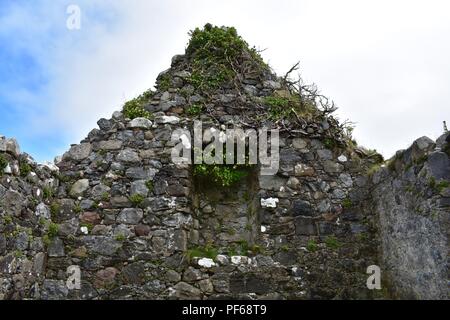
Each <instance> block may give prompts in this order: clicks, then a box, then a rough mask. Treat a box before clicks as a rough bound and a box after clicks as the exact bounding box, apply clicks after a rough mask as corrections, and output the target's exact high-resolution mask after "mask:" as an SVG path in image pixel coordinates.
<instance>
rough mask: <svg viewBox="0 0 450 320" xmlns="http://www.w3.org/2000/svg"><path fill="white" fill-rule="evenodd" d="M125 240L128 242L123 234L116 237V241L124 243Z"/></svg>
mask: <svg viewBox="0 0 450 320" xmlns="http://www.w3.org/2000/svg"><path fill="white" fill-rule="evenodd" d="M125 240H126V237H125V236H124V235H123V234H121V233H119V234H117V235H116V241H119V242H123V241H125Z"/></svg>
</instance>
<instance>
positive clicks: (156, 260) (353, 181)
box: [0, 42, 449, 299]
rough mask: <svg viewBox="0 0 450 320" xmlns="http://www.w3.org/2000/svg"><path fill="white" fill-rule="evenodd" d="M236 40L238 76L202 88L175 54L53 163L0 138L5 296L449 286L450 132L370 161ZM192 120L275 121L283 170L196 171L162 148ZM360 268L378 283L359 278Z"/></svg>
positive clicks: (441, 290)
mask: <svg viewBox="0 0 450 320" xmlns="http://www.w3.org/2000/svg"><path fill="white" fill-rule="evenodd" d="M239 43H240V42H239ZM244 53H245V54H242V55H239V56H238V57H237V58H236V59H237V61H238V60H239V63H240V64H239V65H234V66H233V67H234V68H235V69H236V70H237V69H238V70H239V71H235V70H233V72H237V74H235V75H234V76H235V77H234V78H233V82H232V83H231V82H230V83H226V84H223V85H222V86H220V87H211V88H209V89H208V90H206V91H205V90H204V87H203V86H202V85H200V86H199V87H197V88H196V87H195V86H193V85H192V83H193V82H192V78H193V77H192V72H193V71H194V70H195V68H198V63H199V61H196V62H195V63H193V61H192V59H193V58H192V56H189V55H178V56H175V57H174V58H173V59H172V65H171V68H170V69H169V70H166V71H165V72H163V73H161V74H160V75H159V77H158V80H157V88H158V89H157V90H156V91H155V92H153V91H149V92H147V93H146V94H144V95H143V96H141V97H140V98H139V99H138V100H133V101H131V103H130V104H128V107H130V108H131V109H132V111H133V112H134V111H136V110H138V111H139V112H140V114H141V115H140V116H139V115H138V116H133V117H131V116H129V113H127V112H125V111H124V112H119V111H118V112H115V113H114V114H113V116H112V118H111V119H100V120H99V121H98V129H94V130H92V131H91V132H90V133H89V134H88V135H87V137H86V138H85V139H84V140H83V141H81V143H80V144H76V145H73V146H72V147H71V148H70V150H69V151H67V152H66V153H65V154H64V155H63V156H62V157H60V158H58V159H56V161H55V164H47V165H38V164H36V163H35V162H34V161H33V160H32V159H30V157H29V156H28V155H26V154H21V153H20V150H19V147H18V145H17V143H16V142H15V141H14V140H12V139H5V138H3V137H2V138H1V139H0V156H1V158H0V165H1V164H2V163H3V166H2V167H1V169H2V170H1V174H2V175H1V177H0V196H1V202H0V299H188V298H190V299H224V298H232V299H263V298H265V299H377V298H389V297H394V298H410V297H411V298H433V297H435V298H445V297H446V281H447V280H446V279H447V275H446V273H447V265H446V261H447V254H446V252H447V251H446V250H447V249H448V248H447V232H448V230H449V228H448V205H449V201H448V199H449V193H448V192H449V188H448V181H449V172H448V170H449V166H448V162H449V160H448V141H447V140H448V135H447V136H443V137H442V138H440V140H439V141H438V142H437V143H436V144H435V143H433V142H431V141H429V140H428V139H425V138H422V139H419V140H417V141H416V142H415V143H414V145H413V146H412V147H411V148H410V149H408V150H406V151H403V152H401V153H399V154H398V155H397V156H396V158H395V160H393V161H391V162H390V164H389V165H388V167H380V168H379V169H378V170H375V169H376V168H377V166H378V167H379V166H380V163H381V162H382V159H380V156H379V155H378V154H376V153H374V152H368V151H367V150H365V149H364V148H360V147H358V146H356V145H355V143H354V142H353V141H351V139H350V138H351V137H349V136H348V135H346V134H345V133H344V129H343V126H342V125H341V124H339V122H338V121H337V120H336V119H334V118H333V117H332V116H331V115H330V112H329V110H328V111H327V110H321V109H319V107H318V105H316V104H315V100H311V99H310V100H308V99H306V98H304V97H303V96H302V95H296V93H293V92H292V87H290V85H289V84H288V83H287V82H286V81H285V79H283V78H279V77H277V76H276V75H274V74H273V73H272V72H271V71H270V69H269V68H268V67H267V66H265V65H264V64H262V62H261V61H259V60H258V59H256V61H254V60H251V59H254V58H255V57H254V54H255V53H254V52H253V53H252V52H250V51H246V52H244ZM249 59H250V60H249ZM200 62H201V61H200ZM213 71H214V70H213ZM204 72H207V71H204ZM197 76H198V74H197ZM197 78H198V77H197ZM197 78H195V80H196V81H197V82H195V83H197V84H198V79H197ZM189 79H191V80H189ZM207 79H209V80H210V81H212V80H211V79H213V80H214V81H215V79H216V78H214V77H211V78H207ZM268 97H270V98H271V100H270V99H267V98H268ZM280 103H281V106H284V107H286V105H289V104H290V103H293V104H294V106H295V107H296V108H297V111H298V112H299V113H296V111H295V110H294V109H292V110H294V111H292V112H291V111H290V110H291V109H286V108H285V109H279V107H280ZM126 106H127V105H126ZM274 106H275V108H274ZM277 108H278V109H277ZM286 110H288V114H286ZM198 111H201V112H198ZM142 116H144V117H142ZM194 120H201V121H202V123H203V124H205V128H209V127H214V128H215V129H216V130H225V129H226V128H242V129H249V128H253V129H254V128H260V127H261V126H265V127H267V128H268V129H273V128H277V129H280V148H279V151H280V166H279V170H278V172H277V173H276V174H275V175H271V176H267V175H262V174H261V168H260V164H258V165H254V166H252V167H251V168H249V169H248V175H247V176H246V177H245V178H243V179H241V180H240V181H239V182H237V183H235V184H234V185H232V186H228V187H223V186H222V187H221V186H218V185H217V184H214V183H212V181H204V180H203V181H201V180H199V179H198V177H197V176H196V175H195V174H194V167H193V165H189V164H175V163H174V162H173V161H172V159H171V153H172V150H173V147H174V145H175V144H176V143H178V142H179V141H176V140H172V137H171V135H172V133H173V132H174V131H175V130H177V129H186V130H190V131H192V128H193V125H194ZM446 139H447V140H446ZM445 152H446V153H445ZM370 265H379V266H380V267H381V270H382V277H383V280H384V281H383V287H384V288H385V289H388V290H369V289H368V288H367V286H366V280H367V277H368V275H367V274H366V270H367V267H368V266H370ZM73 268H79V270H80V272H81V287H80V288H73V287H71V286H70V285H69V286H68V285H67V280H68V278H69V274H68V270H69V271H70V270H73Z"/></svg>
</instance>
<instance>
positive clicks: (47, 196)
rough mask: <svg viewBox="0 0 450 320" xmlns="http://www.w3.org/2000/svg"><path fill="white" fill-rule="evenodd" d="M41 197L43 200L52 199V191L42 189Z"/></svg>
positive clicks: (46, 188)
mask: <svg viewBox="0 0 450 320" xmlns="http://www.w3.org/2000/svg"><path fill="white" fill-rule="evenodd" d="M42 196H43V198H44V199H45V200H48V199H51V198H53V190H52V188H50V187H44V188H43V189H42Z"/></svg>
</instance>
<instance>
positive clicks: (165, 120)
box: [156, 116, 180, 124]
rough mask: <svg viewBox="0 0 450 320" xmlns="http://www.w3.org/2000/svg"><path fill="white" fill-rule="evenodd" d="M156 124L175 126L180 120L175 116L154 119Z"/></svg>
mask: <svg viewBox="0 0 450 320" xmlns="http://www.w3.org/2000/svg"><path fill="white" fill-rule="evenodd" d="M156 121H157V122H158V123H163V124H164V123H169V124H177V123H179V122H180V118H178V117H175V116H162V117H159V118H157V119H156Z"/></svg>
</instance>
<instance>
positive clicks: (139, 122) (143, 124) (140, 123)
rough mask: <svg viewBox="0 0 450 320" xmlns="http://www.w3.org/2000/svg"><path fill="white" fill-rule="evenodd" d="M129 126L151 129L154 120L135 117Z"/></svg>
mask: <svg viewBox="0 0 450 320" xmlns="http://www.w3.org/2000/svg"><path fill="white" fill-rule="evenodd" d="M128 127H129V128H142V129H150V128H151V127H152V122H151V121H150V120H148V119H147V118H134V119H133V120H131V121H130V123H129V124H128Z"/></svg>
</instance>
